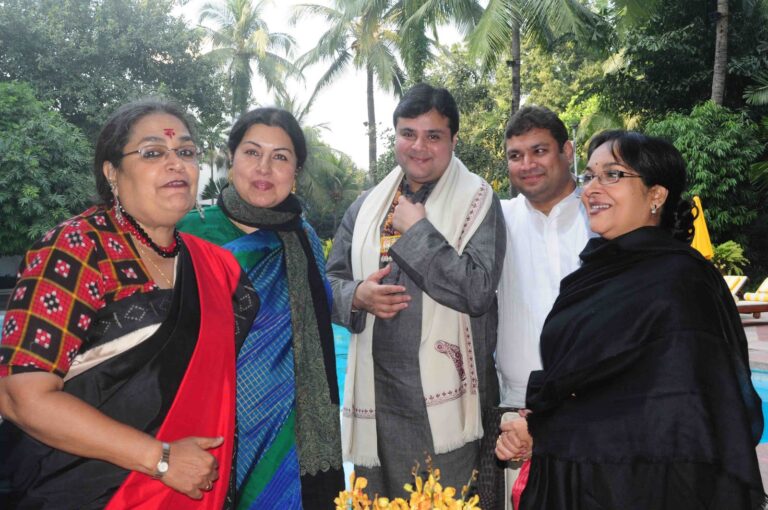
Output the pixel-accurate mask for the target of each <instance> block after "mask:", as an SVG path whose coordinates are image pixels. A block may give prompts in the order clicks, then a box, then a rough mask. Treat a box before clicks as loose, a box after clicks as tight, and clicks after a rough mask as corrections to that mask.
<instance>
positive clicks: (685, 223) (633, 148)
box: [587, 129, 694, 243]
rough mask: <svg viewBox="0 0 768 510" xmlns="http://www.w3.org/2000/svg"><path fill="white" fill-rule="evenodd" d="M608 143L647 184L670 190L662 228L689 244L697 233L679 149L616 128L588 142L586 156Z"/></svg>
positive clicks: (668, 143) (662, 210) (612, 150)
mask: <svg viewBox="0 0 768 510" xmlns="http://www.w3.org/2000/svg"><path fill="white" fill-rule="evenodd" d="M605 143H608V144H610V147H611V154H613V157H614V158H616V160H617V161H620V162H622V163H624V164H626V165H627V166H629V167H630V168H631V169H632V170H634V171H635V172H637V173H638V174H639V175H640V176H641V177H642V181H643V183H644V184H645V185H646V186H648V187H651V186H654V185H656V184H658V185H659V186H663V187H665V188H666V189H667V191H668V195H667V200H666V201H665V202H664V205H663V206H662V207H661V218H660V222H659V227H661V228H663V229H665V230H667V231H669V232H671V233H672V235H673V236H674V237H675V238H676V239H679V240H681V241H684V242H686V243H690V241H691V239H693V233H694V229H693V219H694V216H693V212H692V210H693V204H692V203H691V202H690V201H689V200H687V199H685V198H684V197H683V192H684V191H685V190H686V181H687V179H686V171H685V160H684V159H683V156H682V155H681V154H680V151H678V150H677V149H676V148H675V146H674V145H672V144H671V143H670V142H668V141H667V140H664V139H662V138H656V137H653V136H647V135H644V134H642V133H638V132H637V131H624V130H618V129H617V130H610V131H603V132H601V133H598V134H597V135H595V136H594V137H593V138H592V140H590V142H589V149H588V150H587V154H588V156H587V157H591V156H592V153H593V152H594V151H595V150H596V149H597V148H598V147H600V146H601V145H603V144H605Z"/></svg>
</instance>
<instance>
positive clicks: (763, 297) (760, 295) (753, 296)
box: [744, 291, 768, 302]
mask: <svg viewBox="0 0 768 510" xmlns="http://www.w3.org/2000/svg"><path fill="white" fill-rule="evenodd" d="M744 301H765V302H768V292H759V291H758V292H746V293H744Z"/></svg>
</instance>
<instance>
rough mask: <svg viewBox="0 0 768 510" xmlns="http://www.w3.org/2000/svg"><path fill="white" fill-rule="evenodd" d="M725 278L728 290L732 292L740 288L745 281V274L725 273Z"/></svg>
mask: <svg viewBox="0 0 768 510" xmlns="http://www.w3.org/2000/svg"><path fill="white" fill-rule="evenodd" d="M723 278H725V283H726V284H727V285H728V290H730V291H731V293H734V292H736V291H738V290H739V288H741V286H742V285H744V283H745V282H746V281H747V277H746V276H735V275H730V274H729V275H725V276H723Z"/></svg>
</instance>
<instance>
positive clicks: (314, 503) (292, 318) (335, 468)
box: [180, 188, 344, 510]
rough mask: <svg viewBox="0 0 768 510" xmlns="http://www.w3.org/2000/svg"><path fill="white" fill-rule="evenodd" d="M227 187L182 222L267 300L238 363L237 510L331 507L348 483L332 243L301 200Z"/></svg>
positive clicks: (263, 299) (262, 300)
mask: <svg viewBox="0 0 768 510" xmlns="http://www.w3.org/2000/svg"><path fill="white" fill-rule="evenodd" d="M226 189H227V190H228V191H225V192H224V193H223V194H222V199H220V200H219V205H218V206H214V207H210V208H207V209H206V211H205V219H204V220H202V219H200V218H199V216H197V215H196V214H194V213H191V214H190V215H188V216H187V217H186V218H185V219H184V220H183V222H182V223H181V227H180V228H182V229H183V230H186V231H188V232H192V233H194V234H196V235H200V236H201V237H204V238H206V239H208V240H210V241H212V242H214V243H216V244H218V245H220V246H222V247H224V248H226V249H227V250H229V251H231V252H232V253H233V254H234V256H235V258H236V259H237V260H238V262H239V263H240V265H241V266H242V268H243V269H244V271H245V272H246V273H247V275H248V278H249V279H250V281H251V283H252V284H253V286H254V288H255V289H256V292H257V294H258V295H259V297H260V301H261V304H262V306H261V308H260V310H259V313H258V315H257V316H256V319H255V320H254V322H253V325H252V326H251V328H250V331H249V333H248V337H247V339H246V341H245V344H244V345H243V348H242V350H241V351H240V354H239V356H238V360H237V391H238V398H237V413H238V450H237V488H238V491H237V492H238V503H237V508H239V509H266V508H281V509H301V508H304V509H307V510H309V509H313V508H317V509H326V508H331V507H332V506H333V498H334V497H335V496H336V495H337V494H338V491H339V490H342V489H343V487H344V480H343V472H342V469H341V445H340V434H339V407H338V404H339V402H338V386H337V383H336V365H335V357H334V351H333V333H332V331H331V322H330V288H329V287H328V284H327V282H326V280H325V267H324V258H323V254H322V247H321V245H320V241H319V239H318V237H317V235H316V234H315V232H314V230H312V228H311V227H310V226H309V224H307V223H306V221H304V220H303V219H302V218H301V208H300V205H299V203H298V200H296V199H295V197H293V196H291V197H289V199H287V200H286V201H285V202H284V203H283V204H280V205H278V206H276V207H274V208H272V209H257V208H254V207H252V206H250V205H247V204H245V203H244V202H242V201H241V200H240V199H239V197H237V196H236V195H234V189H233V188H226ZM227 197H229V199H231V200H233V201H234V202H229V201H228V199H227ZM225 204H228V205H229V207H227V205H225ZM230 215H235V216H236V217H237V220H238V222H240V223H242V224H246V225H249V226H258V228H259V229H258V230H256V231H255V232H252V233H250V234H245V233H244V232H243V231H242V230H240V229H239V228H237V227H236V226H235V225H234V224H233V223H232V221H230V219H229V216H230ZM312 353H314V354H312ZM308 358H311V359H308Z"/></svg>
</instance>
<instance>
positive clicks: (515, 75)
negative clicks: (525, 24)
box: [508, 19, 520, 115]
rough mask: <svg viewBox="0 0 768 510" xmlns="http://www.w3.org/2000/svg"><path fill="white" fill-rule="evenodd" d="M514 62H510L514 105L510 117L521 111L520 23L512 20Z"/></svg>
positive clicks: (510, 47) (512, 53) (511, 46)
mask: <svg viewBox="0 0 768 510" xmlns="http://www.w3.org/2000/svg"><path fill="white" fill-rule="evenodd" d="M509 53H510V55H511V56H512V60H510V61H509V62H508V64H509V67H510V68H511V71H512V105H511V107H510V112H509V114H510V115H514V113H515V112H516V111H517V110H519V109H520V23H519V22H518V21H517V20H515V19H513V20H512V41H511V42H510V45H509Z"/></svg>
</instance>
